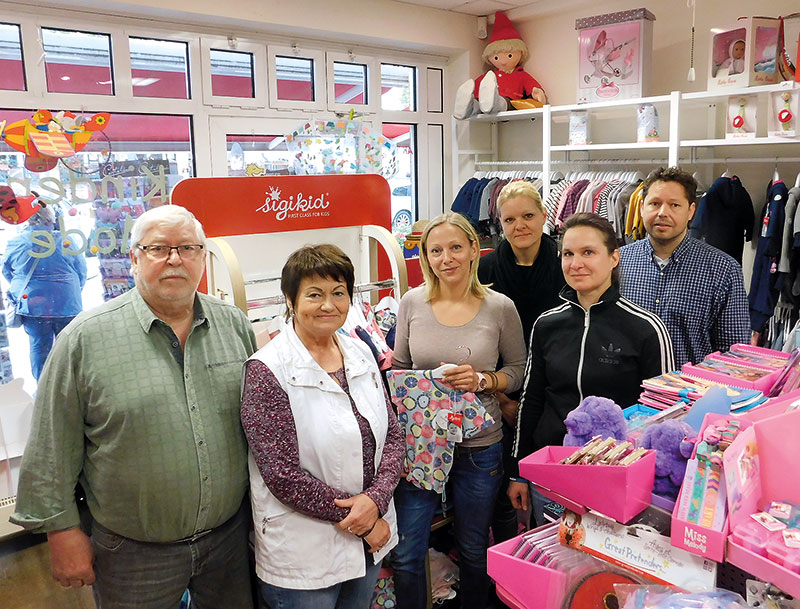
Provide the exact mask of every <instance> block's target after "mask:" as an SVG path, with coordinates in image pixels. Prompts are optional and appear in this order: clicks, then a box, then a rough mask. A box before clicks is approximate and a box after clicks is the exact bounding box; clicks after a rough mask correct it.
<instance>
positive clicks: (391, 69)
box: [381, 63, 417, 112]
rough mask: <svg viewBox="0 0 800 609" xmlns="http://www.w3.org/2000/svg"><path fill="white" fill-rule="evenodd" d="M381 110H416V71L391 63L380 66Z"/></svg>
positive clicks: (412, 68)
mask: <svg viewBox="0 0 800 609" xmlns="http://www.w3.org/2000/svg"><path fill="white" fill-rule="evenodd" d="M381 108H382V109H383V110H394V111H398V110H399V111H406V112H415V111H416V110H417V69H416V68H415V67H413V66H401V65H397V64H393V63H382V64H381Z"/></svg>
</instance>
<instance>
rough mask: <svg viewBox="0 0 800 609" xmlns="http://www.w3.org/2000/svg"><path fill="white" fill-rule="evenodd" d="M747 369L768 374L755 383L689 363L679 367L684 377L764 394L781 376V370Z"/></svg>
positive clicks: (758, 367) (751, 366)
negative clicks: (767, 371) (764, 371)
mask: <svg viewBox="0 0 800 609" xmlns="http://www.w3.org/2000/svg"><path fill="white" fill-rule="evenodd" d="M733 363H736V362H733ZM747 367H748V368H754V369H756V370H769V374H767V375H765V376H762V377H761V378H760V379H758V380H756V381H748V380H745V379H738V378H734V377H732V376H728V375H727V374H722V373H720V372H714V371H713V370H706V369H705V368H699V367H697V366H695V365H694V364H691V363H690V364H684V365H683V366H681V374H682V375H686V376H688V377H690V378H691V377H694V378H699V379H707V380H709V381H715V382H717V383H722V384H723V385H730V386H731V387H739V388H741V389H756V390H758V391H762V392H763V393H765V394H766V393H767V392H769V390H770V389H771V388H772V386H773V385H774V384H775V381H777V380H778V377H779V376H780V375H781V370H775V369H773V368H767V367H765V366H753V365H749V364H748V365H747Z"/></svg>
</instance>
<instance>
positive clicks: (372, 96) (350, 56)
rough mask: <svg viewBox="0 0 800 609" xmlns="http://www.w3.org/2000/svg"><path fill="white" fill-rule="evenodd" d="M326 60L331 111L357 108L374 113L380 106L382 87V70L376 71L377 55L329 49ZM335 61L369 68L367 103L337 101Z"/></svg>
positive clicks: (329, 108) (359, 110)
mask: <svg viewBox="0 0 800 609" xmlns="http://www.w3.org/2000/svg"><path fill="white" fill-rule="evenodd" d="M325 61H326V66H327V76H326V79H325V80H326V82H327V88H328V110H330V111H331V112H348V111H350V109H351V108H352V109H355V111H356V112H361V113H368V114H374V113H375V112H376V111H377V110H378V108H379V107H380V97H381V87H380V80H381V79H380V72H377V78H376V72H375V66H376V65H377V64H376V62H375V57H374V56H373V55H361V54H356V53H353V52H352V51H351V52H349V53H337V52H334V51H328V52H327V53H325ZM334 63H351V64H357V65H363V66H366V68H367V74H366V78H367V82H366V87H365V93H366V96H367V103H366V104H352V103H339V102H337V101H336V83H335V82H334V81H335V79H334V72H333V70H334V65H333V64H334Z"/></svg>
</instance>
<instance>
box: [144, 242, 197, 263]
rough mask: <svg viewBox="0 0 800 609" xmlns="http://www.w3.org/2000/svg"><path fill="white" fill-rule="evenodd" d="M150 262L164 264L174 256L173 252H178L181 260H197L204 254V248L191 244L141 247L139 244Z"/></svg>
mask: <svg viewBox="0 0 800 609" xmlns="http://www.w3.org/2000/svg"><path fill="white" fill-rule="evenodd" d="M136 247H138V248H139V249H140V250H142V251H143V252H144V253H145V254H147V257H148V258H150V260H154V261H155V262H163V261H164V260H167V259H168V258H169V257H170V255H171V254H172V250H175V251H176V252H178V257H179V258H180V259H181V260H197V259H198V258H199V257H200V256H201V255H202V253H203V247H204V246H202V245H200V244H196V243H190V244H187V245H141V244H138V245H137V246H136Z"/></svg>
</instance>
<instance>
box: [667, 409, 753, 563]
mask: <svg viewBox="0 0 800 609" xmlns="http://www.w3.org/2000/svg"><path fill="white" fill-rule="evenodd" d="M732 419H735V420H737V421H740V422H741V428H742V429H744V428H747V427H750V426H751V425H752V423H751V422H750V421H747V420H745V419H742V417H739V416H729V415H723V414H716V413H708V414H706V416H705V417H704V418H703V424H702V426H701V427H700V433H699V434H698V437H699V438H702V437H703V432H704V431H705V429H706V427H708V426H709V425H711V424H719V423H721V422H727V421H729V420H732ZM731 446H733V444H731ZM728 450H730V447H728ZM696 451H697V447H696V446H695V453H696ZM726 452H727V451H726ZM692 458H694V454H692ZM691 492H692V489H690V488H686V486H681V491H680V493H679V494H678V499H677V500H676V501H675V509H674V510H673V511H672V525H671V529H670V541H671V542H672V545H673V546H675V547H676V548H681V549H682V550H686V551H687V552H691V553H692V554H698V555H699V556H704V557H705V558H710V559H711V560H715V561H717V562H722V560H723V559H724V558H725V539H726V537H727V536H728V530H729V526H730V524H729V518H728V517H726V518H725V524H724V526H723V527H722V530H721V531H715V530H714V529H708V528H706V527H703V526H700V525H699V524H695V523H694V522H687V521H686V520H682V519H681V518H679V517H678V512H679V510H680V505H681V498H682V497H683V493H691ZM728 505H729V507H730V501H729V502H728Z"/></svg>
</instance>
